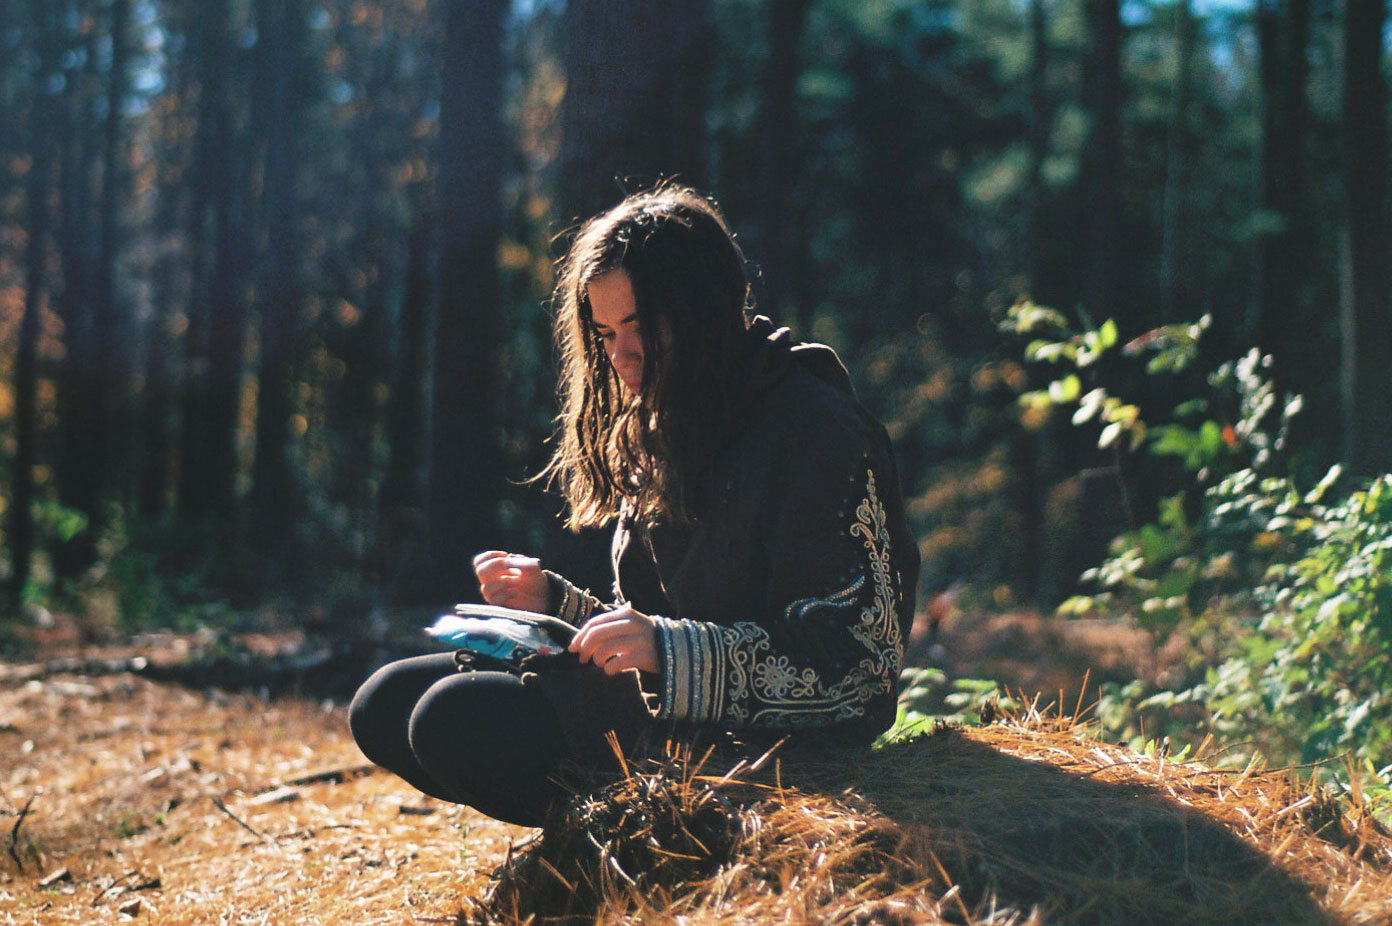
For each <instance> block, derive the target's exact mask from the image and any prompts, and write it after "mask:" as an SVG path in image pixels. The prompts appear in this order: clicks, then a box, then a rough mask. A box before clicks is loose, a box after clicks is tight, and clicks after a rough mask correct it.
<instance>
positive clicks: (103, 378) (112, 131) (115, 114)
mask: <svg viewBox="0 0 1392 926" xmlns="http://www.w3.org/2000/svg"><path fill="white" fill-rule="evenodd" d="M130 11H131V4H130V0H112V2H111V6H110V19H109V23H110V30H111V69H110V72H109V74H108V76H107V88H106V118H105V122H104V125H103V133H102V134H103V141H102V175H101V176H102V181H101V183H102V187H101V204H100V212H99V219H98V221H99V223H100V224H99V235H98V250H97V267H96V293H95V295H96V298H95V300H94V301H93V314H94V324H93V332H94V335H95V346H96V349H97V351H98V358H99V361H100V364H101V366H100V367H99V374H98V375H99V377H100V380H99V388H98V390H97V392H96V394H95V396H94V397H95V398H97V399H98V400H99V405H98V411H97V413H96V418H95V420H94V421H93V425H94V428H93V432H92V433H91V434H90V435H89V440H90V441H91V443H90V446H89V447H88V452H89V453H91V454H92V455H93V456H95V458H96V459H97V460H99V461H101V462H100V464H99V469H98V472H99V473H100V480H99V482H98V483H97V491H98V501H97V505H98V507H99V510H100V506H102V505H104V504H105V497H106V496H107V495H108V493H113V495H112V497H114V498H116V499H117V500H119V501H124V500H125V497H126V496H127V495H128V492H127V491H126V490H127V489H128V488H129V481H130V467H129V463H130V456H131V454H132V452H133V451H134V446H133V444H132V443H131V442H130V441H129V440H128V437H129V435H130V434H131V433H132V431H133V429H132V427H131V395H130V386H131V379H132V374H133V372H134V364H133V359H132V354H133V350H132V333H131V331H130V327H131V326H130V323H129V321H128V320H127V319H126V318H125V313H124V311H123V308H122V301H121V298H120V295H119V294H118V293H117V287H116V261H117V256H118V250H119V247H120V245H119V241H118V236H119V225H120V210H121V198H122V191H123V190H124V188H125V160H126V159H125V158H124V157H123V156H122V155H123V152H124V148H123V147H122V146H123V139H122V131H121V121H122V118H123V112H124V108H125V107H124V103H125V98H126V90H127V80H126V61H127V59H128V57H129V42H128V41H127V36H126V32H127V30H128V28H129V25H130ZM97 520H98V523H100V521H101V518H98V519H97Z"/></svg>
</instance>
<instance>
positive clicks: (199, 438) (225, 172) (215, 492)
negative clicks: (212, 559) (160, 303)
mask: <svg viewBox="0 0 1392 926" xmlns="http://www.w3.org/2000/svg"><path fill="white" fill-rule="evenodd" d="M197 9H198V13H197V14H195V16H194V17H193V21H194V22H196V23H197V27H196V28H195V29H194V30H193V33H194V36H195V41H194V42H193V56H194V57H195V59H196V62H195V65H194V66H196V67H197V69H198V74H199V77H198V86H199V91H198V130H197V135H196V137H195V139H194V154H193V168H192V174H193V177H192V182H191V189H190V193H189V228H188V242H189V245H188V248H189V267H190V270H189V275H190V279H189V303H188V330H187V331H186V333H185V335H184V339H183V343H184V362H183V371H184V372H183V377H182V392H183V409H182V414H181V419H182V423H181V451H180V455H179V456H180V461H181V462H180V478H179V507H180V508H181V509H182V510H184V511H187V512H189V513H192V514H196V515H216V516H219V517H221V518H230V517H231V516H232V515H233V513H234V512H235V509H236V460H237V452H236V431H237V420H238V414H237V413H238V409H239V408H240V404H241V394H242V379H243V372H244V371H243V365H244V362H245V357H244V354H245V347H244V342H245V338H246V331H245V328H246V322H245V309H244V308H243V305H242V299H241V296H240V293H239V291H240V289H241V274H242V273H243V272H244V270H243V263H244V261H243V260H242V258H243V257H244V252H245V247H244V246H243V245H242V244H241V242H242V240H243V237H244V235H245V233H244V231H243V225H244V217H243V216H242V215H241V214H240V212H239V210H238V204H239V203H241V202H242V197H244V196H245V195H247V194H246V193H245V189H246V186H247V180H248V177H247V168H246V165H247V164H248V161H249V158H248V155H247V152H246V150H245V145H244V144H241V143H240V142H239V140H238V139H236V138H234V133H233V119H232V106H233V100H232V95H231V89H230V84H231V82H232V75H231V68H230V67H229V64H230V61H229V58H230V54H231V29H230V21H229V17H230V10H229V3H228V0H206V2H205V3H202V4H200V5H199V6H198V8H197Z"/></svg>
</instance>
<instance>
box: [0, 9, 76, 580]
mask: <svg viewBox="0 0 1392 926" xmlns="http://www.w3.org/2000/svg"><path fill="white" fill-rule="evenodd" d="M57 12H58V11H57V9H56V7H55V6H54V4H53V3H51V2H49V0H33V3H32V4H31V11H30V17H29V22H28V24H27V25H28V29H27V30H26V31H29V32H30V33H31V34H32V35H33V36H34V37H35V38H34V40H33V41H34V46H35V52H36V54H37V57H38V61H37V68H36V69H35V72H34V78H33V80H32V81H31V82H30V86H29V91H30V104H29V113H28V129H29V132H28V139H27V141H28V146H27V147H28V151H27V154H28V157H29V171H28V195H27V197H26V202H27V210H26V224H27V228H26V231H27V233H28V245H27V247H26V249H25V281H24V315H23V319H22V321H21V323H20V328H19V344H18V349H17V352H16V354H17V355H16V358H15V370H14V380H15V384H14V403H15V404H14V407H15V411H14V415H15V428H14V447H15V452H14V459H13V462H12V464H11V467H10V480H11V486H10V498H9V505H8V512H7V513H8V523H7V525H6V537H5V540H6V543H7V545H8V547H9V552H10V576H9V580H10V581H9V588H8V592H9V599H10V603H11V604H12V605H14V606H16V607H17V606H18V605H19V604H20V603H21V601H22V598H23V595H24V591H25V587H26V586H27V585H28V583H29V570H30V565H31V562H32V558H33V555H34V545H35V530H34V466H35V464H36V463H37V462H38V446H37V445H38V408H37V405H38V375H39V374H38V345H39V315H40V312H41V311H42V308H43V301H44V296H45V289H46V284H45V274H44V264H45V259H46V256H47V248H48V228H49V208H50V207H49V196H50V194H51V192H52V187H53V163H54V157H53V147H52V138H51V134H50V133H51V131H52V117H53V110H54V104H55V102H56V100H57V95H56V92H55V89H54V84H55V81H56V79H57V78H58V76H59V74H60V73H61V72H60V70H59V65H58V57H59V56H58V51H57V49H58V46H59V42H60V41H61V40H60V37H59V28H58V16H57ZM0 23H5V17H0ZM6 24H7V23H6Z"/></svg>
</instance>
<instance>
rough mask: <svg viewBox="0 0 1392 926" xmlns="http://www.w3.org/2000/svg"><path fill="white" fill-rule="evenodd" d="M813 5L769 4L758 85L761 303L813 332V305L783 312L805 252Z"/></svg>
mask: <svg viewBox="0 0 1392 926" xmlns="http://www.w3.org/2000/svg"><path fill="white" fill-rule="evenodd" d="M810 5H811V4H810V0H768V4H767V6H768V12H767V26H766V29H767V33H766V42H767V45H768V51H767V53H766V57H765V60H764V65H763V70H762V73H761V74H760V81H759V109H760V119H759V125H760V145H759V148H760V182H759V199H760V202H759V213H758V223H757V225H756V226H755V229H756V231H757V237H756V239H755V240H756V253H757V254H758V256H759V263H760V265H761V266H760V270H761V277H760V279H761V283H762V287H761V289H762V292H761V295H762V300H761V301H762V303H763V307H764V310H765V311H768V312H771V313H773V314H774V315H775V317H785V318H786V317H793V318H796V319H797V322H798V328H799V330H800V331H801V332H802V333H804V334H807V333H810V332H811V330H812V314H811V313H812V308H813V305H812V303H810V302H807V301H805V300H796V299H794V300H793V301H794V303H795V304H794V305H793V306H792V308H793V311H792V312H788V313H784V312H783V311H782V309H783V308H784V305H785V303H787V302H789V301H790V300H789V296H790V294H796V292H797V289H796V287H794V286H793V278H794V277H795V276H796V275H797V274H798V269H797V263H796V261H797V257H798V254H799V252H800V250H801V247H800V245H799V241H798V234H797V230H798V227H799V224H800V223H799V222H798V220H797V215H796V213H795V211H794V201H793V192H794V190H796V188H797V186H798V184H799V179H800V174H799V168H800V163H799V160H800V159H799V158H798V154H799V152H800V149H801V145H800V144H799V135H800V133H801V124H800V121H799V119H798V111H797V80H798V75H799V74H800V73H801V71H802V63H801V58H800V55H799V53H798V50H799V45H800V44H801V41H802V31H803V23H804V22H805V21H806V19H807V9H808V7H809V6H810Z"/></svg>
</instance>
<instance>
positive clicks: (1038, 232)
mask: <svg viewBox="0 0 1392 926" xmlns="http://www.w3.org/2000/svg"><path fill="white" fill-rule="evenodd" d="M1029 29H1030V72H1029V115H1028V117H1027V126H1028V129H1027V131H1028V133H1029V148H1030V161H1029V186H1028V191H1027V194H1026V196H1027V208H1028V210H1029V215H1028V219H1027V222H1028V224H1027V225H1026V234H1027V236H1028V237H1027V241H1026V242H1025V249H1026V250H1025V253H1026V255H1027V257H1026V263H1025V269H1026V271H1027V274H1028V276H1027V279H1028V280H1029V287H1028V289H1029V291H1030V292H1031V293H1035V292H1037V290H1038V287H1039V285H1040V282H1041V281H1042V280H1043V278H1044V266H1043V265H1044V259H1045V253H1046V248H1045V244H1044V239H1045V236H1046V234H1047V232H1046V231H1045V229H1046V221H1047V216H1046V212H1047V210H1048V201H1047V197H1046V190H1045V186H1044V162H1045V159H1047V158H1048V156H1049V133H1050V130H1051V128H1052V126H1053V121H1054V107H1053V105H1052V103H1051V101H1050V99H1049V11H1048V7H1047V5H1046V3H1045V0H1030V6H1029Z"/></svg>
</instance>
